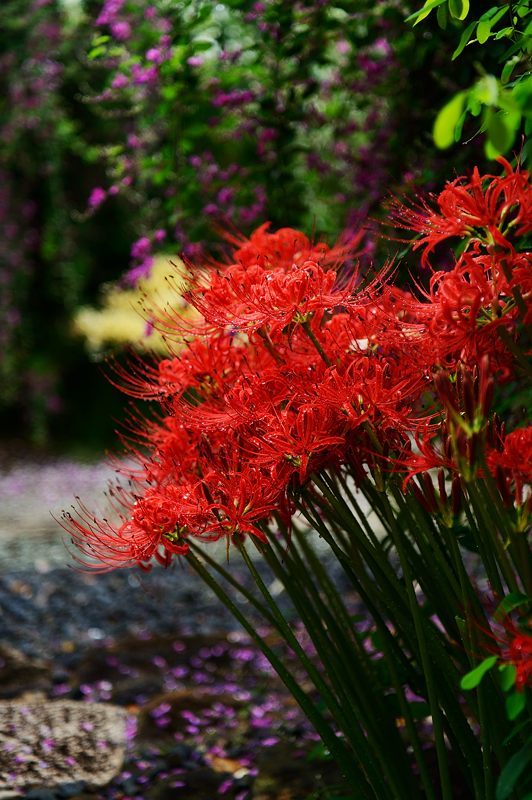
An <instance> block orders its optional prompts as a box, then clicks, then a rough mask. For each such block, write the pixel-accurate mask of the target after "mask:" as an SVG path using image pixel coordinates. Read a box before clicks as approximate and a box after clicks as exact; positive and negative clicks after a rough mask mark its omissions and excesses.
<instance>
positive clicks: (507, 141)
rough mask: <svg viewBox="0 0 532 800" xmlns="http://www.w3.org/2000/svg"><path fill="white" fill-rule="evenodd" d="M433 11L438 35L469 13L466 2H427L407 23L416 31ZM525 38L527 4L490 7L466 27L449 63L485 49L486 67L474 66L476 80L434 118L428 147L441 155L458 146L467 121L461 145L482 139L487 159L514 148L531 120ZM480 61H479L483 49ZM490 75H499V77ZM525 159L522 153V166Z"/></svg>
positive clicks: (531, 28) (531, 48)
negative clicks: (431, 142) (471, 50)
mask: <svg viewBox="0 0 532 800" xmlns="http://www.w3.org/2000/svg"><path fill="white" fill-rule="evenodd" d="M436 8H437V9H438V24H439V25H440V27H442V28H444V29H445V28H446V27H447V25H448V23H451V24H452V25H453V26H456V27H458V28H459V27H460V23H462V22H465V21H466V19H467V18H468V17H469V13H470V4H469V2H468V1H467V2H465V1H464V0H448V2H447V3H446V4H445V0H443V1H442V2H439V0H435V1H434V2H429V1H427V2H426V3H425V5H424V6H423V7H422V8H421V9H419V10H418V11H416V12H415V13H414V14H412V15H410V17H409V18H408V19H409V20H410V21H413V22H414V25H417V24H418V23H419V22H422V21H423V20H425V19H427V17H428V16H429V15H430V14H431V12H432V11H433V10H434V9H436ZM531 33H532V16H531V13H530V2H529V0H517V2H507V3H503V4H499V5H494V6H492V7H490V8H489V9H487V10H486V11H484V13H483V14H482V15H481V16H480V17H478V18H476V19H474V20H472V21H468V24H467V25H466V27H464V28H463V30H462V32H461V35H460V39H459V43H458V45H457V47H456V49H455V50H454V52H453V56H452V59H453V61H454V60H455V59H457V58H458V57H459V56H462V55H463V53H464V51H466V48H467V49H469V48H470V47H474V46H475V45H480V46H485V45H487V44H489V53H488V57H487V61H488V62H490V65H489V67H487V68H486V67H485V66H481V63H480V60H479V63H478V65H477V69H478V71H479V72H480V73H481V75H480V77H479V78H478V79H477V80H476V81H475V82H474V83H473V84H472V85H471V86H470V88H468V89H461V90H460V91H458V92H457V93H455V94H454V96H453V97H452V99H451V100H449V101H448V102H447V103H446V104H445V105H444V106H443V107H442V109H441V110H440V112H439V113H438V115H437V117H436V120H435V122H434V128H433V137H434V143H435V144H436V146H437V147H438V148H440V149H442V150H444V149H447V148H449V147H451V146H452V145H453V144H455V143H457V142H460V141H462V137H463V128H464V124H465V123H466V121H467V120H468V119H469V121H470V124H471V125H472V129H471V130H468V132H467V139H468V140H469V139H471V138H472V137H473V136H475V135H476V134H478V133H482V134H484V135H485V153H486V156H487V157H488V158H490V159H491V158H496V157H497V156H500V155H504V154H507V153H509V152H510V151H511V150H512V148H513V147H515V146H516V144H517V136H518V134H519V132H520V131H522V132H524V133H525V134H528V133H529V129H530V125H531V119H532V78H531V76H530V55H531V52H532V45H531V41H532V39H531V35H530V34H531ZM482 57H483V60H484V61H485V60H486V50H485V49H483V52H482ZM501 64H502V68H501ZM492 69H493V70H494V71H493V72H492V71H490V70H492ZM495 69H497V70H500V74H499V75H497V73H496V72H495ZM475 120H476V121H475ZM528 155H529V153H528V148H526V149H525V150H524V152H523V160H524V161H526V160H527V158H528Z"/></svg>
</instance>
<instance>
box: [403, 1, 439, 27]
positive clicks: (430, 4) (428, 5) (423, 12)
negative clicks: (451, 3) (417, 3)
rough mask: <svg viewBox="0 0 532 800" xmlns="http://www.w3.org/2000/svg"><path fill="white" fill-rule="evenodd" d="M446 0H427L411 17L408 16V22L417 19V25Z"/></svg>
mask: <svg viewBox="0 0 532 800" xmlns="http://www.w3.org/2000/svg"><path fill="white" fill-rule="evenodd" d="M445 1H446V0H425V3H424V5H423V7H422V8H420V9H418V10H417V11H414V13H413V14H410V16H409V17H407V18H406V22H412V21H413V20H415V22H414V25H417V24H418V22H421V21H422V20H424V19H426V18H427V17H428V15H429V14H430V12H431V11H433V10H434V9H435V8H437V7H438V6H441V5H442V4H443V3H445Z"/></svg>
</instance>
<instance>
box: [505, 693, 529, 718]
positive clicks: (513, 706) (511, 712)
mask: <svg viewBox="0 0 532 800" xmlns="http://www.w3.org/2000/svg"><path fill="white" fill-rule="evenodd" d="M525 706H526V700H525V693H524V692H514V693H513V694H511V695H510V696H509V697H507V698H506V716H507V717H508V719H509V720H510V721H512V722H513V720H514V719H516V718H517V717H518V716H519V714H520V713H521V711H523V709H524V707H525Z"/></svg>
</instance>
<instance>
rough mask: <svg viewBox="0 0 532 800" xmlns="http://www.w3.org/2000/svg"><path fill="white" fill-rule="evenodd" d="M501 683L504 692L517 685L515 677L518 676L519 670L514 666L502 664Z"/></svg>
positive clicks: (500, 670) (500, 669)
mask: <svg viewBox="0 0 532 800" xmlns="http://www.w3.org/2000/svg"><path fill="white" fill-rule="evenodd" d="M499 672H500V676H499V682H500V684H501V689H502V690H503V692H507V691H508V690H509V689H511V688H512V686H513V685H514V683H515V676H516V675H517V670H516V668H515V667H514V665H513V664H502V665H501V666H500V667H499Z"/></svg>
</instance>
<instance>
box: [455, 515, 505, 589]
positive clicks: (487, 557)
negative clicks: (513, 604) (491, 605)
mask: <svg viewBox="0 0 532 800" xmlns="http://www.w3.org/2000/svg"><path fill="white" fill-rule="evenodd" d="M464 510H465V514H466V517H467V521H468V523H469V529H470V531H471V533H472V535H473V538H474V540H475V544H476V546H477V549H478V553H479V555H480V558H481V560H482V564H483V566H484V569H485V570H486V577H487V578H488V581H489V582H490V584H491V588H492V590H493V592H494V593H496V594H497V595H500V596H501V597H502V596H503V595H504V594H505V591H504V588H503V584H502V578H501V573H500V572H499V569H498V566H497V562H496V560H495V558H494V555H493V552H492V550H491V549H490V548H489V547H488V546H487V541H486V537H485V536H484V535H483V533H484V532H483V530H481V526H479V525H478V518H477V514H476V512H475V509H474V508H473V507H472V504H471V503H468V502H465V503H464ZM474 512H475V513H474Z"/></svg>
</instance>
